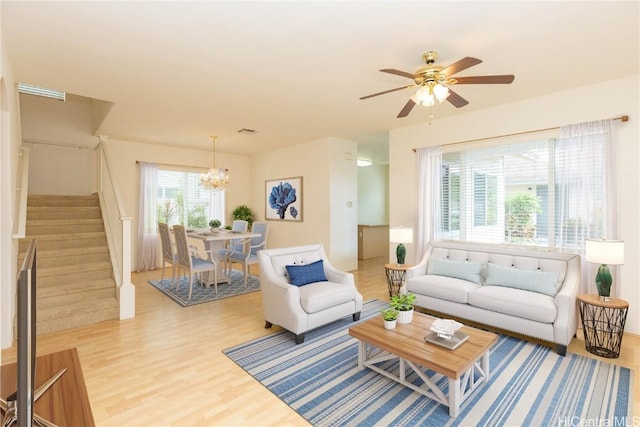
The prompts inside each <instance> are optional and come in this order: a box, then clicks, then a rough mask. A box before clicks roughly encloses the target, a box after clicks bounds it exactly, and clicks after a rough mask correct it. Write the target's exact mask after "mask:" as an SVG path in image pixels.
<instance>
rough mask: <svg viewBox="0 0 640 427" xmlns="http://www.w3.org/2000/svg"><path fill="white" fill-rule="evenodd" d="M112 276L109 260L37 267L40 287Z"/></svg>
mask: <svg viewBox="0 0 640 427" xmlns="http://www.w3.org/2000/svg"><path fill="white" fill-rule="evenodd" d="M112 277H113V269H112V267H111V263H110V262H92V263H85V264H82V265H81V266H78V265H76V264H72V265H61V266H57V267H46V268H39V269H38V284H39V285H40V286H42V287H45V286H56V285H63V284H68V283H78V282H81V283H82V282H84V283H86V282H91V281H93V280H99V279H109V278H112Z"/></svg>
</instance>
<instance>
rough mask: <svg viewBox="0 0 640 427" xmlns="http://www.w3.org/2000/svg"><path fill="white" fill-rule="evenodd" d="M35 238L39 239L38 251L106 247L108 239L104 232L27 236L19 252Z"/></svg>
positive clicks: (22, 241) (24, 249) (25, 248)
mask: <svg viewBox="0 0 640 427" xmlns="http://www.w3.org/2000/svg"><path fill="white" fill-rule="evenodd" d="M33 238H37V239H38V250H52V249H70V248H83V247H92V246H106V244H107V237H106V233H105V232H104V231H101V232H89V233H75V234H45V235H41V236H34V235H26V236H25V238H24V239H21V240H20V245H19V249H18V251H19V252H24V251H26V250H27V248H28V247H29V242H31V240H32V239H33Z"/></svg>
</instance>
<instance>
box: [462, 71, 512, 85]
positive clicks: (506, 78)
mask: <svg viewBox="0 0 640 427" xmlns="http://www.w3.org/2000/svg"><path fill="white" fill-rule="evenodd" d="M514 78H515V76H514V75H513V74H503V75H499V76H470V77H454V79H455V80H456V84H460V85H464V84H485V85H486V84H509V83H511V82H513V79H514Z"/></svg>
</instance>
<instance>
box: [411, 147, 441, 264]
mask: <svg viewBox="0 0 640 427" xmlns="http://www.w3.org/2000/svg"><path fill="white" fill-rule="evenodd" d="M416 154H417V171H418V221H417V227H418V230H417V232H416V262H419V261H420V260H421V259H422V258H423V257H424V253H425V251H426V248H427V243H429V241H431V240H435V239H436V238H437V237H438V236H439V235H440V226H441V221H440V206H441V203H440V181H441V174H442V148H441V147H440V146H439V145H438V146H433V147H425V148H418V149H416Z"/></svg>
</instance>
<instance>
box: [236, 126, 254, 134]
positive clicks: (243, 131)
mask: <svg viewBox="0 0 640 427" xmlns="http://www.w3.org/2000/svg"><path fill="white" fill-rule="evenodd" d="M256 132H257V130H255V129H249V128H242V129H240V130H239V131H238V133H246V134H249V135H251V134H253V133H256Z"/></svg>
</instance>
